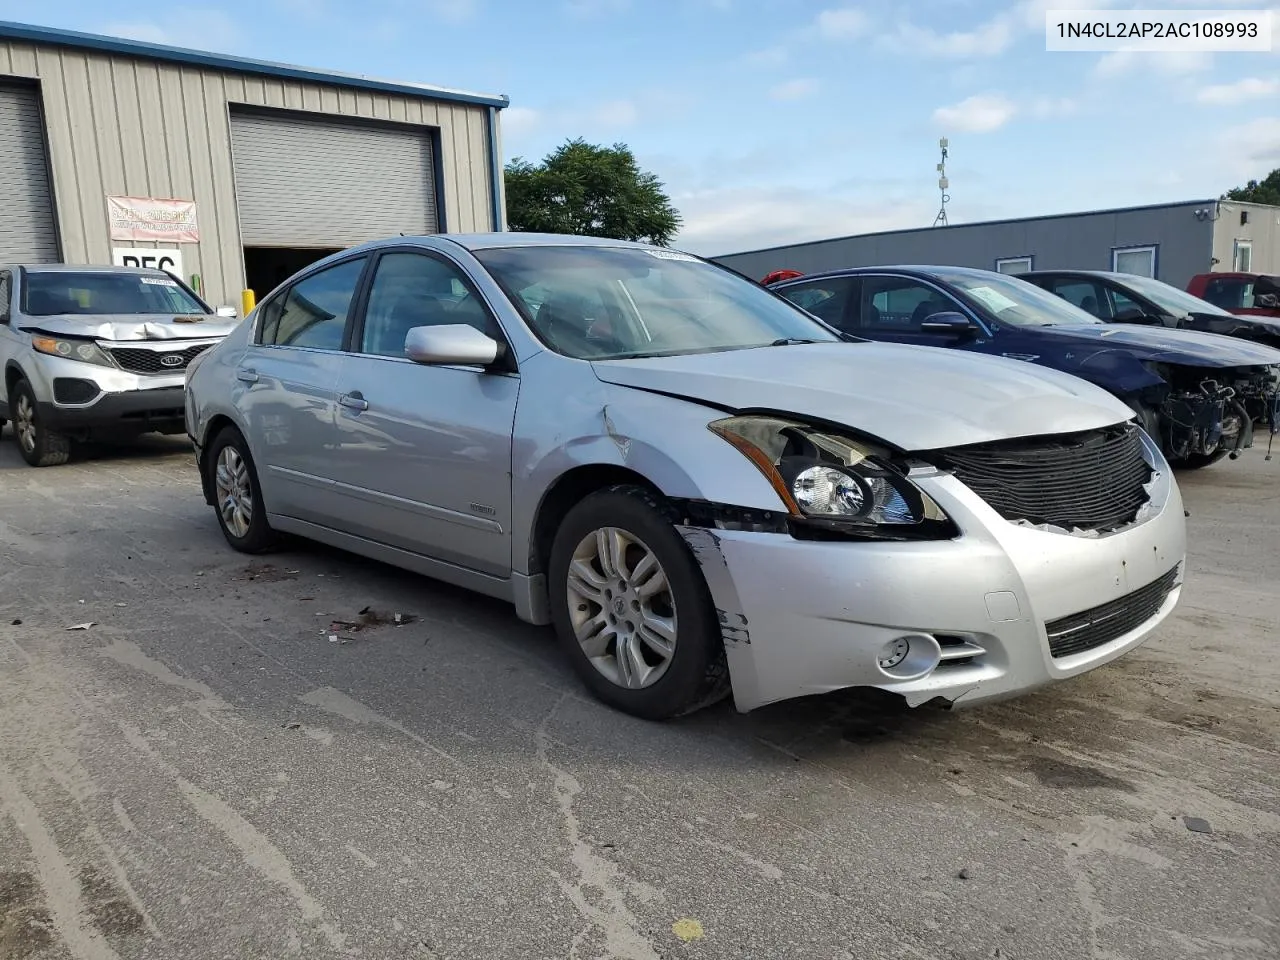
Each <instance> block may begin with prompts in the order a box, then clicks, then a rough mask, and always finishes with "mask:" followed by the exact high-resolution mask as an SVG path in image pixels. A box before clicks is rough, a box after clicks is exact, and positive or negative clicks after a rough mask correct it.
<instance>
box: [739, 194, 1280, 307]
mask: <svg viewBox="0 0 1280 960" xmlns="http://www.w3.org/2000/svg"><path fill="white" fill-rule="evenodd" d="M715 259H716V260H718V261H719V262H720V263H723V264H725V265H726V266H729V267H732V268H733V269H734V270H737V271H739V272H740V273H745V274H747V275H748V276H750V277H754V278H755V279H757V280H759V279H761V278H762V277H764V276H766V275H767V274H769V273H771V272H772V271H774V270H799V271H800V272H801V273H815V272H818V271H821V270H836V269H839V268H841V267H851V266H877V265H885V264H946V265H950V266H963V267H977V268H980V269H984V270H999V271H1001V272H1002V273H1022V272H1023V271H1026V270H1052V269H1077V270H1116V271H1120V272H1123V273H1137V274H1141V275H1143V276H1149V277H1155V278H1156V279H1158V280H1163V281H1165V282H1166V283H1171V284H1173V285H1174V286H1177V287H1183V288H1185V287H1186V284H1187V281H1188V280H1190V279H1191V278H1192V277H1193V276H1195V275H1196V274H1198V273H1209V272H1211V271H1215V270H1239V271H1242V272H1246V273H1247V272H1257V273H1280V207H1271V206H1264V205H1262V204H1256V203H1236V202H1234V201H1225V200H1223V201H1219V200H1195V201H1191V202H1188V203H1175V204H1167V205H1163V206H1147V207H1128V208H1125V209H1120V210H1098V211H1094V212H1090V213H1072V214H1065V215H1062V216H1054V217H1028V218H1025V219H1019V220H991V221H986V222H982V223H966V224H956V225H953V226H946V227H926V228H923V229H919V230H893V231H889V232H887V233H869V234H864V235H862V236H852V237H841V238H839V239H835V240H819V241H816V242H813V243H797V244H791V245H788V246H781V247H770V248H767V249H764V250H752V251H748V252H744V253H735V254H728V255H726V256H721V257H716V258H715Z"/></svg>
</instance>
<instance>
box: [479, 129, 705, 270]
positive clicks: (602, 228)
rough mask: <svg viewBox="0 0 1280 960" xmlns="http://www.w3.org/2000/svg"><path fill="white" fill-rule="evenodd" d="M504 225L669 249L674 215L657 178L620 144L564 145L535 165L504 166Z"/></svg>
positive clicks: (676, 223)
mask: <svg viewBox="0 0 1280 960" xmlns="http://www.w3.org/2000/svg"><path fill="white" fill-rule="evenodd" d="M504 172H505V181H506V188H507V224H508V226H509V227H510V228H511V229H512V230H521V231H527V232H536V233H571V234H577V235H580V236H588V237H608V238H610V239H613V240H639V241H643V242H647V243H653V244H657V245H658V246H663V247H665V246H669V245H670V244H671V241H672V240H673V239H674V238H675V235H676V232H677V231H678V230H679V229H680V214H679V212H678V211H677V210H676V208H675V207H673V206H672V205H671V200H670V198H669V197H668V196H667V194H666V192H665V190H664V189H663V186H662V183H661V182H660V181H659V180H658V178H657V177H656V176H655V175H654V174H652V173H648V172H646V171H644V170H641V169H640V167H639V166H638V165H637V164H636V158H635V154H633V153H632V152H631V149H630V148H629V147H628V146H627V145H626V144H623V143H615V144H614V145H613V146H612V147H601V146H596V145H594V144H590V143H587V142H586V141H585V140H582V139H581V138H579V139H577V140H569V141H567V142H565V143H564V144H563V145H562V146H560V147H558V148H557V149H556V150H554V151H553V152H552V153H550V154H548V155H547V157H546V158H545V159H544V160H543V161H542V162H541V163H539V164H533V163H529V162H528V161H526V160H522V159H521V158H519V157H516V158H515V159H514V160H512V161H511V162H510V163H508V164H507V167H506V170H505V171H504Z"/></svg>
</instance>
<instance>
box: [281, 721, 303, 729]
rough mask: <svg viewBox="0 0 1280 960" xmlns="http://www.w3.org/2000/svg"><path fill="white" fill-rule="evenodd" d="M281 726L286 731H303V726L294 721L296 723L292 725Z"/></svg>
mask: <svg viewBox="0 0 1280 960" xmlns="http://www.w3.org/2000/svg"><path fill="white" fill-rule="evenodd" d="M281 726H283V727H284V728H285V729H286V730H301V729H302V724H300V723H299V722H298V721H297V720H294V721H292V722H290V723H285V724H281Z"/></svg>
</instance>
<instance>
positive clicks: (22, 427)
mask: <svg viewBox="0 0 1280 960" xmlns="http://www.w3.org/2000/svg"><path fill="white" fill-rule="evenodd" d="M13 430H14V433H16V434H17V436H18V443H20V444H21V445H22V449H23V450H25V451H27V453H30V452H31V451H33V450H35V448H36V410H35V407H34V406H32V404H31V397H30V396H28V395H27V394H26V393H25V392H23V393H19V394H18V398H17V404H16V408H15V410H14V417H13Z"/></svg>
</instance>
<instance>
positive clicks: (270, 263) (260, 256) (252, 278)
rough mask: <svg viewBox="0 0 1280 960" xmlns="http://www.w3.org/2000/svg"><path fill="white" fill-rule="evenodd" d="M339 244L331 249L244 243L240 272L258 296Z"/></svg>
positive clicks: (266, 292)
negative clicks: (259, 245)
mask: <svg viewBox="0 0 1280 960" xmlns="http://www.w3.org/2000/svg"><path fill="white" fill-rule="evenodd" d="M341 249H342V247H333V248H331V249H325V248H321V249H309V248H308V249H297V248H289V247H245V248H244V275H245V282H246V285H247V286H248V287H249V289H250V290H252V291H253V293H254V296H255V297H257V298H258V299H259V300H261V299H262V298H263V297H265V296H266V295H267V294H268V293H270V292H271V291H272V290H274V289H275V288H276V287H278V286H280V284H282V283H284V282H285V281H286V280H288V279H289V278H290V277H291V276H293V275H294V274H295V273H297V272H298V271H299V270H301V269H302V268H303V267H308V266H310V265H311V264H313V263H315V262H316V261H317V260H323V259H324V258H325V257H327V256H329V254H331V253H337V252H338V251H339V250H341Z"/></svg>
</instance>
